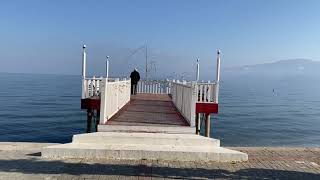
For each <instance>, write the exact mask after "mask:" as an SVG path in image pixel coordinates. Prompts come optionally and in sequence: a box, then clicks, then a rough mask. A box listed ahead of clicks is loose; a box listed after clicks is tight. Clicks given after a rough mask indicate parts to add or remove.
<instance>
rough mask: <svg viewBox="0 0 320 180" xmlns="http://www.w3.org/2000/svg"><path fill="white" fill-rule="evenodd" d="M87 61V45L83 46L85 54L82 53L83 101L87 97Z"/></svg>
mask: <svg viewBox="0 0 320 180" xmlns="http://www.w3.org/2000/svg"><path fill="white" fill-rule="evenodd" d="M86 61H87V54H86V45H85V44H84V45H83V52H82V95H81V99H84V98H85V97H86V91H87V88H86V86H87V85H86V80H85V79H86V66H87V65H86Z"/></svg>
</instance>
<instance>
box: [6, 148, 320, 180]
mask: <svg viewBox="0 0 320 180" xmlns="http://www.w3.org/2000/svg"><path fill="white" fill-rule="evenodd" d="M48 145H49V144H39V143H0V179H5V180H11V179H30V180H37V179H61V180H62V179H77V180H78V179H95V180H104V179H304V180H307V179H320V166H319V165H320V148H248V147H239V148H231V149H236V150H240V151H243V152H246V153H248V154H249V161H248V162H242V163H188V162H186V163H181V162H166V161H145V160H140V161H117V160H88V159H69V160H50V159H43V158H42V157H41V156H40V153H39V152H40V148H41V147H43V146H48Z"/></svg>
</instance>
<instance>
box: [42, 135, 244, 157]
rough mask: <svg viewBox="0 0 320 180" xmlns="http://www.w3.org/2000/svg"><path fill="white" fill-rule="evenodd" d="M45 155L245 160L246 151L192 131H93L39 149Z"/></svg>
mask: <svg viewBox="0 0 320 180" xmlns="http://www.w3.org/2000/svg"><path fill="white" fill-rule="evenodd" d="M42 156H43V157H46V158H54V159H59V158H88V159H135V160H140V159H148V160H168V161H196V162H200V161H201V162H208V161H216V162H232V161H247V160H248V155H247V154H245V153H242V152H239V151H234V150H229V149H226V148H222V147H220V141H219V140H217V139H210V138H207V137H203V136H199V135H195V134H165V133H119V132H97V133H89V134H79V135H74V136H73V141H72V143H68V144H61V145H54V146H49V147H46V148H44V149H43V150H42Z"/></svg>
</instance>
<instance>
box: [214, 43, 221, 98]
mask: <svg viewBox="0 0 320 180" xmlns="http://www.w3.org/2000/svg"><path fill="white" fill-rule="evenodd" d="M220 53H221V52H220V50H219V49H218V50H217V70H216V83H217V85H216V91H215V103H218V101H219V98H218V96H219V83H220Z"/></svg>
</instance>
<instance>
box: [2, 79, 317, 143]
mask: <svg viewBox="0 0 320 180" xmlns="http://www.w3.org/2000/svg"><path fill="white" fill-rule="evenodd" d="M80 82H81V79H80V77H79V76H65V75H61V76H60V75H31V74H6V73H0V84H1V86H0V103H1V105H0V128H1V130H0V141H33V142H61V143H64V142H70V141H71V137H72V135H73V134H78V133H83V132H85V128H86V112H85V111H81V110H80V94H81V92H80V91H81V84H80ZM273 89H274V92H273ZM220 93H221V94H220V106H219V110H220V112H219V115H218V116H212V125H211V126H212V129H211V132H212V136H213V137H214V138H219V139H221V143H222V145H224V146H320V85H319V84H318V83H317V81H316V80H310V79H308V80H306V79H304V78H298V77H296V78H284V79H264V78H252V79H245V78H239V77H236V78H224V81H223V82H222V83H221V90H220Z"/></svg>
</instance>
